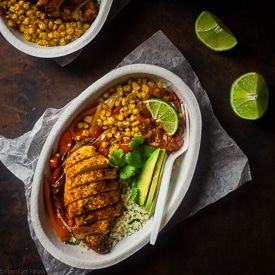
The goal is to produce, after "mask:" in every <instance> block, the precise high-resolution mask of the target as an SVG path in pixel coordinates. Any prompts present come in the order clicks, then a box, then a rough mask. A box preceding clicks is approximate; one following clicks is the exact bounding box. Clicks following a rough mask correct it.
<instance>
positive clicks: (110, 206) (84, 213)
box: [64, 145, 121, 254]
mask: <svg viewBox="0 0 275 275" xmlns="http://www.w3.org/2000/svg"><path fill="white" fill-rule="evenodd" d="M64 173H65V185H64V207H65V211H66V215H67V216H68V217H69V218H70V219H74V225H73V226H72V227H71V228H70V229H71V231H72V234H73V235H74V237H76V238H77V239H79V240H84V242H85V243H86V244H87V246H88V247H90V248H92V249H93V250H95V251H96V252H97V253H101V254H104V253H108V252H109V251H110V247H109V242H108V234H109V232H110V230H111V228H112V226H113V224H114V221H115V218H116V217H117V216H119V215H120V213H121V199H120V188H119V182H118V179H117V171H116V169H115V168H109V164H108V159H107V158H106V157H104V156H102V155H100V154H98V153H97V152H96V151H95V147H94V146H91V145H85V146H83V147H81V148H79V149H78V150H76V151H74V152H73V153H71V154H70V155H69V156H68V157H67V159H66V160H65V163H64Z"/></svg>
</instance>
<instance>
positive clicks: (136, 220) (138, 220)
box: [128, 219, 140, 224]
mask: <svg viewBox="0 0 275 275" xmlns="http://www.w3.org/2000/svg"><path fill="white" fill-rule="evenodd" d="M134 222H140V219H133V220H131V221H129V222H128V224H132V223H134Z"/></svg>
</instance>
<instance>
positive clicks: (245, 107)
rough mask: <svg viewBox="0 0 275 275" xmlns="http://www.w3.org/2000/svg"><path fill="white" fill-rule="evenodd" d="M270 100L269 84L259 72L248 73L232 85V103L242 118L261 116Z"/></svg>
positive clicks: (252, 118)
mask: <svg viewBox="0 0 275 275" xmlns="http://www.w3.org/2000/svg"><path fill="white" fill-rule="evenodd" d="M268 101H269V95H268V86H267V84H266V82H265V80H264V78H263V77H262V76H261V75H260V74H258V73H255V72H251V73H246V74H244V75H242V76H240V77H239V78H237V79H236V80H235V81H234V82H233V84H232V86H231V90H230V105H231V107H232V109H233V111H234V112H235V113H236V114H237V115H238V116H239V117H241V118H244V119H251V120H255V119H258V118H260V117H261V116H262V115H263V114H264V113H265V111H266V109H267V106H268Z"/></svg>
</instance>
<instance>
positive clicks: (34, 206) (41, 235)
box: [30, 64, 202, 269]
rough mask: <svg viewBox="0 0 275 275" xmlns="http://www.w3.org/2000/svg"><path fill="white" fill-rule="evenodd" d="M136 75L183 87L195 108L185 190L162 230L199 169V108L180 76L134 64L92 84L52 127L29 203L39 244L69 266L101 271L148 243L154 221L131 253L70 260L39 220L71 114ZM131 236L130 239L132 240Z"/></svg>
mask: <svg viewBox="0 0 275 275" xmlns="http://www.w3.org/2000/svg"><path fill="white" fill-rule="evenodd" d="M136 74H143V75H147V76H148V77H150V76H151V77H155V78H161V79H165V80H167V81H168V82H170V83H172V85H173V86H174V87H178V88H179V87H181V88H183V89H184V94H185V95H186V92H187V94H188V95H186V97H185V98H184V100H185V103H186V104H187V107H189V108H190V107H191V106H192V108H190V109H189V116H190V120H191V119H193V121H194V123H192V122H191V123H190V135H191V133H192V136H193V137H194V142H193V143H191V144H190V146H189V149H188V151H187V152H186V153H187V154H189V155H190V161H189V162H187V163H186V164H185V170H187V172H186V173H187V176H186V178H185V183H184V185H183V187H182V189H183V190H181V191H182V192H180V193H179V192H178V194H174V197H173V196H172V197H173V201H174V202H173V203H172V201H170V202H169V203H168V206H167V209H166V213H165V216H164V220H163V223H162V227H161V228H163V227H164V226H165V225H166V224H167V223H168V221H169V220H170V219H171V218H172V216H173V215H174V213H175V211H176V210H177V208H178V207H179V205H180V203H181V202H182V200H183V198H184V196H185V194H186V192H187V190H188V188H189V186H190V183H191V180H192V177H193V174H194V171H195V168H196V164H197V159H198V155H199V149H200V142H201V129H202V120H201V113H200V108H199V105H198V102H197V100H196V98H195V96H194V94H193V92H192V91H191V89H190V88H189V87H188V86H187V85H186V84H185V83H184V82H183V80H182V79H181V78H179V77H178V76H177V75H175V74H174V73H172V72H170V71H168V70H167V69H164V68H162V67H159V66H155V65H148V64H132V65H126V66H123V67H120V68H118V69H115V70H112V71H110V72H109V73H107V74H106V75H104V76H103V77H101V78H100V79H99V80H97V81H96V82H94V83H93V84H91V85H90V86H89V87H88V88H86V89H85V90H84V91H83V92H82V93H81V94H80V95H79V96H77V97H76V98H75V99H74V100H73V101H72V102H71V103H69V104H68V105H67V107H66V109H65V110H64V111H63V113H62V114H61V116H60V117H59V119H58V120H57V122H56V123H55V125H54V126H53V128H52V130H51V131H50V133H49V135H48V137H47V139H46V142H45V143H44V146H43V148H42V150H41V153H40V156H39V159H38V162H37V165H36V169H35V173H34V177H33V184H32V190H31V201H30V205H31V207H30V217H31V223H32V225H33V229H34V232H35V234H36V236H37V238H38V240H39V241H40V243H41V244H42V245H43V247H44V248H45V249H46V250H47V251H48V252H49V253H50V254H51V255H52V256H53V257H55V258H57V259H58V260H60V261H61V262H63V263H65V264H68V265H70V266H73V267H77V268H82V269H99V268H105V267H108V266H112V265H114V264H116V263H118V262H120V261H122V260H124V259H126V258H128V257H129V256H131V255H133V254H134V253H135V252H137V251H138V250H139V249H141V248H142V247H143V246H145V245H146V244H147V243H148V242H149V239H150V232H151V230H150V229H151V222H152V219H151V220H149V222H147V223H146V224H145V226H146V230H145V231H144V234H143V235H141V234H138V233H139V232H140V231H141V230H140V231H138V232H136V233H134V234H133V235H132V236H135V235H136V236H137V241H136V243H135V244H134V245H131V247H130V249H129V250H127V251H122V252H121V253H120V254H119V257H118V256H115V257H113V258H112V257H110V259H108V260H104V258H103V259H102V258H100V259H98V260H97V261H96V262H92V261H91V259H88V260H85V259H81V260H79V259H77V258H74V257H71V256H70V255H67V254H65V253H64V252H63V251H61V250H60V249H58V248H57V247H56V246H55V245H54V244H53V242H51V240H50V239H49V237H48V236H47V235H46V233H45V232H44V229H43V227H42V224H41V220H40V217H39V199H41V193H42V192H43V187H42V184H41V182H42V180H43V176H44V169H45V168H46V165H47V163H48V155H49V153H50V152H52V148H53V144H54V143H55V142H56V140H57V138H58V136H59V135H60V132H62V129H63V130H64V128H65V127H67V126H68V125H69V123H70V121H71V120H72V119H73V116H72V114H76V113H78V112H80V111H81V106H83V104H84V103H85V101H86V100H88V99H89V97H91V96H92V95H93V94H95V93H96V92H97V91H98V90H100V89H103V88H104V87H106V86H108V84H110V83H111V82H114V81H116V80H117V83H119V81H118V79H120V78H121V77H135V75H136ZM136 77H137V76H136ZM114 85H115V84H114ZM182 98H183V97H181V99H182ZM82 108H83V107H82ZM39 195H40V196H39ZM171 204H172V205H171ZM132 236H130V237H127V238H131V237H132ZM127 238H126V239H127ZM111 253H112V252H111ZM111 253H110V254H111ZM91 257H92V256H91ZM83 258H84V257H83Z"/></svg>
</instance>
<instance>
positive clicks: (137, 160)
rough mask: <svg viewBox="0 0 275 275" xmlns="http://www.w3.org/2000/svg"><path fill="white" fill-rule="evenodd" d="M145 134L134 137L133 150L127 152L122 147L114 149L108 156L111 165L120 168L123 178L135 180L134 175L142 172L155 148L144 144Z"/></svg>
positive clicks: (130, 145) (120, 174)
mask: <svg viewBox="0 0 275 275" xmlns="http://www.w3.org/2000/svg"><path fill="white" fill-rule="evenodd" d="M144 141H145V138H144V136H136V137H134V138H133V139H132V141H131V143H130V144H129V147H130V149H131V152H128V153H125V152H124V151H123V150H122V149H115V150H112V151H111V152H110V153H109V155H108V157H109V162H110V165H111V166H113V167H115V168H117V169H119V170H120V172H119V177H120V179H121V180H130V182H131V181H132V180H133V176H136V175H138V174H140V172H141V170H142V167H143V165H144V163H145V162H146V160H147V159H148V158H149V157H150V155H151V154H152V153H153V152H154V148H153V147H151V146H148V145H144V144H143V143H144Z"/></svg>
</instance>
